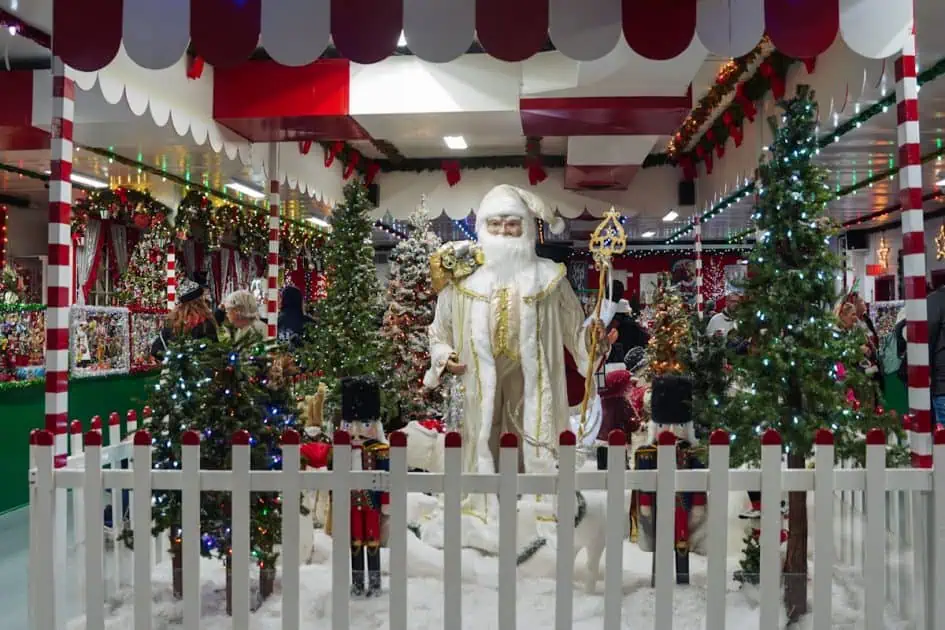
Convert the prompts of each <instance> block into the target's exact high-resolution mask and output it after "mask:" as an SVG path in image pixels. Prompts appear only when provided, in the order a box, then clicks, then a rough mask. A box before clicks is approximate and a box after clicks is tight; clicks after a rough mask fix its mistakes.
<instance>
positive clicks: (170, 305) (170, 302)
mask: <svg viewBox="0 0 945 630" xmlns="http://www.w3.org/2000/svg"><path fill="white" fill-rule="evenodd" d="M176 304H177V246H176V245H174V238H173V237H171V241H170V242H169V243H168V244H167V310H168V312H170V311H172V310H174V306H175V305H176Z"/></svg>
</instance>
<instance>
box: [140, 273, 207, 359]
mask: <svg viewBox="0 0 945 630" xmlns="http://www.w3.org/2000/svg"><path fill="white" fill-rule="evenodd" d="M178 290H179V297H178V298H177V305H176V306H175V307H174V310H172V311H171V312H170V313H169V314H168V316H167V322H166V324H165V326H164V328H163V329H162V330H161V332H160V333H159V334H158V336H157V338H156V339H155V340H154V341H153V342H152V344H151V356H153V357H154V358H155V359H158V360H159V361H160V360H163V359H164V354H165V353H166V352H167V347H168V345H170V343H171V342H172V341H173V340H174V339H176V338H178V337H180V336H183V335H188V334H189V335H190V336H191V337H192V338H193V339H210V340H213V341H216V340H217V332H218V331H217V323H216V321H214V319H213V312H212V311H211V310H210V304H209V303H208V302H207V300H206V299H204V289H203V287H201V286H200V285H199V284H197V283H196V282H194V281H192V280H184V281H183V282H181V284H180V286H179V287H178Z"/></svg>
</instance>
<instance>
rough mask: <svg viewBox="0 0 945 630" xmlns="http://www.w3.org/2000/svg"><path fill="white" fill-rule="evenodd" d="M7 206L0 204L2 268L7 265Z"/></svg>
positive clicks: (0, 262)
mask: <svg viewBox="0 0 945 630" xmlns="http://www.w3.org/2000/svg"><path fill="white" fill-rule="evenodd" d="M8 213H9V210H8V209H7V207H6V206H0V269H3V268H4V267H6V266H7V242H8V241H7V214H8Z"/></svg>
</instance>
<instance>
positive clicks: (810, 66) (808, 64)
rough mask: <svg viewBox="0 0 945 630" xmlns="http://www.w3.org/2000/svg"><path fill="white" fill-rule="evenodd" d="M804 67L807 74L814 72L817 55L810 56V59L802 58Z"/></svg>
mask: <svg viewBox="0 0 945 630" xmlns="http://www.w3.org/2000/svg"><path fill="white" fill-rule="evenodd" d="M803 61H804V68H805V69H806V70H807V74H814V70H815V69H816V68H817V57H811V58H810V59H804V60H803Z"/></svg>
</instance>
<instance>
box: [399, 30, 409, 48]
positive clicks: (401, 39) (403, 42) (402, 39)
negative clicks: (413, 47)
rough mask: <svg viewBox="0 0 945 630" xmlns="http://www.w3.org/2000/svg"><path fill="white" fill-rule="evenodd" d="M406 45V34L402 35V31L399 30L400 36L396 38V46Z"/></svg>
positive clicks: (404, 46) (402, 46)
mask: <svg viewBox="0 0 945 630" xmlns="http://www.w3.org/2000/svg"><path fill="white" fill-rule="evenodd" d="M406 47H407V36H406V35H404V32H403V31H400V37H398V38H397V48H406Z"/></svg>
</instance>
